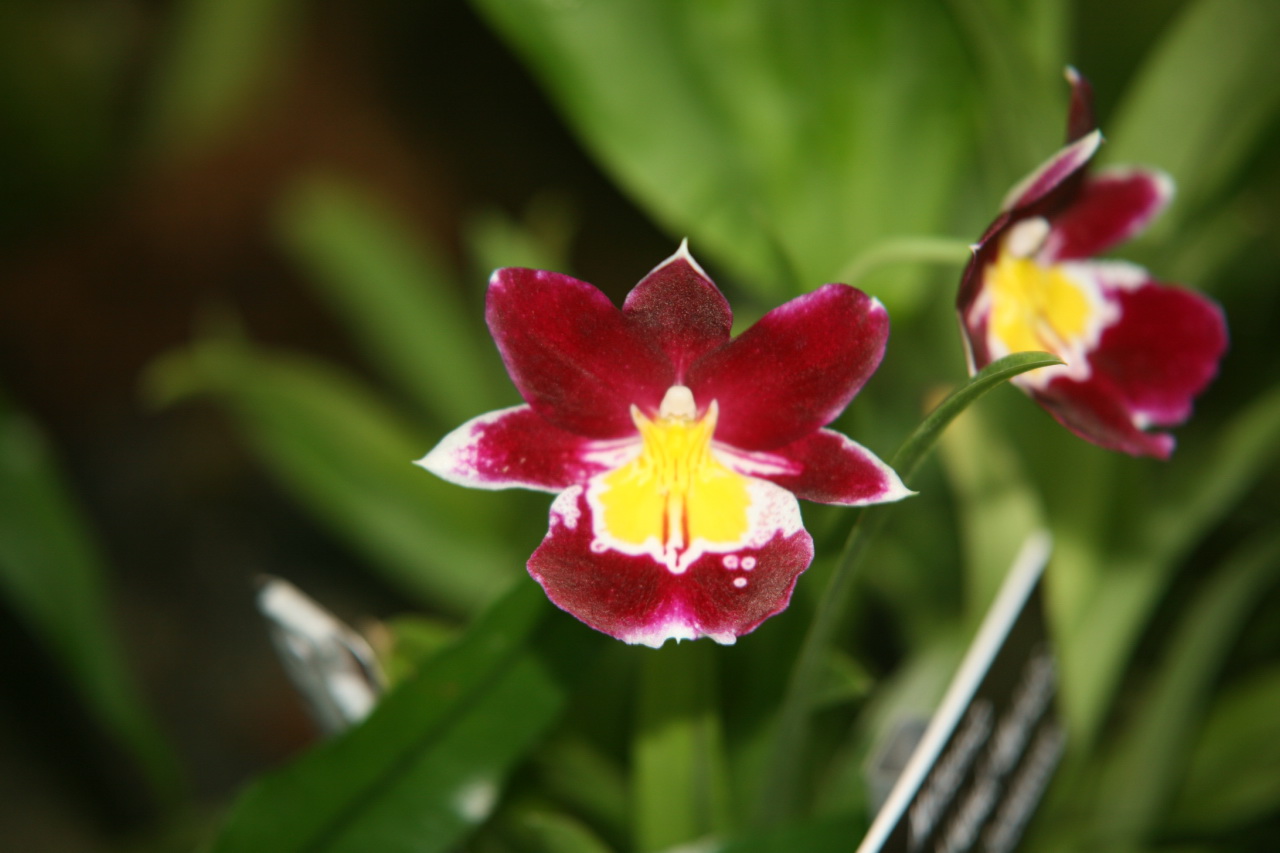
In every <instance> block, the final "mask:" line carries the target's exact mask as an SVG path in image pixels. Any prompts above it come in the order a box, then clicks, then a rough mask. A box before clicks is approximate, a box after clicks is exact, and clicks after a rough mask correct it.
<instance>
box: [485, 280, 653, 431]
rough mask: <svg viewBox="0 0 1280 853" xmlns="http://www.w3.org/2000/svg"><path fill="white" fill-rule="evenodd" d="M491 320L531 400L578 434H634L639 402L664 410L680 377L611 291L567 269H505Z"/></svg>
mask: <svg viewBox="0 0 1280 853" xmlns="http://www.w3.org/2000/svg"><path fill="white" fill-rule="evenodd" d="M485 318H486V319H487V320H488V322H489V330H490V331H491V332H492V333H493V338H494V340H495V341H496V342H497V344H498V350H499V352H501V353H502V360H503V361H504V362H505V363H506V366H507V372H508V373H509V374H511V380H512V381H513V382H514V383H515V385H516V388H517V389H518V390H519V391H520V395H521V396H522V397H524V399H525V402H527V403H528V404H529V405H530V406H532V407H533V409H534V411H536V412H537V413H538V414H540V415H542V416H543V417H544V418H546V419H547V420H548V421H550V422H551V423H552V424H553V425H555V426H558V427H560V428H561V429H564V430H567V431H569V432H572V433H577V434H579V435H583V436H587V437H590V438H602V439H603V438H618V437H622V436H627V435H634V434H635V425H634V423H633V422H632V420H631V406H632V404H635V405H638V406H640V407H641V408H643V409H646V410H649V411H652V410H656V409H657V407H658V404H659V403H660V402H661V401H662V395H663V394H664V393H665V392H666V390H667V388H668V387H670V386H671V384H672V381H673V379H674V372H673V370H672V367H671V364H670V362H669V361H668V360H667V358H666V356H665V355H663V354H662V351H661V350H660V349H659V348H658V347H657V346H656V345H655V343H654V342H651V341H648V340H646V339H645V338H644V337H643V336H642V335H641V334H640V332H639V331H638V330H637V329H636V328H635V327H634V324H632V323H629V322H628V321H627V318H625V317H624V316H623V314H622V312H621V311H619V310H618V308H617V307H615V306H614V305H613V303H611V302H610V301H609V299H608V297H606V296H605V295H604V294H603V293H601V292H600V291H599V290H597V289H596V288H595V287H593V286H592V285H590V284H587V283H586V282H584V281H579V280H577V279H575V278H571V277H569V276H567V275H560V274H559V273H552V272H543V271H540V270H528V269H501V270H498V271H497V272H495V273H494V274H493V278H492V279H490V282H489V295H488V301H487V304H486V309H485Z"/></svg>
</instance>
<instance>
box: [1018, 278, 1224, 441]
mask: <svg viewBox="0 0 1280 853" xmlns="http://www.w3.org/2000/svg"><path fill="white" fill-rule="evenodd" d="M1088 266H1089V268H1091V269H1092V270H1093V271H1094V272H1095V274H1096V275H1097V276H1098V278H1099V280H1100V281H1101V282H1102V284H1103V286H1104V287H1106V288H1107V289H1108V290H1109V291H1110V292H1109V294H1108V295H1109V297H1110V298H1112V299H1114V300H1115V301H1116V304H1117V305H1118V306H1119V309H1120V313H1119V317H1118V319H1117V320H1116V322H1115V323H1113V324H1112V325H1111V326H1109V327H1108V328H1107V329H1106V330H1105V331H1104V332H1103V333H1102V337H1101V339H1100V340H1099V341H1098V345H1097V347H1096V348H1095V349H1094V350H1093V351H1092V352H1091V353H1090V354H1089V364H1090V375H1089V377H1088V379H1087V380H1085V381H1082V382H1069V381H1065V380H1055V381H1054V382H1052V383H1050V385H1049V387H1048V388H1047V389H1046V390H1045V391H1044V392H1043V393H1042V394H1036V395H1034V396H1036V398H1037V399H1039V400H1040V401H1041V402H1042V403H1044V405H1045V407H1046V408H1048V409H1049V410H1050V411H1051V412H1052V413H1053V415H1054V416H1055V417H1056V418H1058V420H1059V421H1061V422H1062V423H1063V425H1065V426H1067V427H1068V428H1069V429H1071V430H1072V431H1074V432H1076V433H1077V434H1078V435H1080V436H1082V437H1084V438H1087V439H1089V440H1090V441H1093V442H1094V443H1096V444H1100V445H1102V446H1103V447H1109V448H1111V449H1114V450H1121V451H1124V452H1125V453H1131V454H1133V455H1137V456H1157V457H1159V458H1162V459H1163V458H1166V457H1167V456H1168V455H1169V454H1170V453H1171V452H1172V450H1173V438H1172V437H1171V436H1168V435H1163V434H1159V433H1148V432H1146V431H1145V430H1147V429H1148V428H1149V427H1170V426H1176V425H1178V424H1180V423H1182V422H1183V421H1185V420H1186V419H1187V418H1189V417H1190V416H1191V409H1192V402H1193V400H1194V399H1195V397H1196V396H1197V395H1198V394H1199V393H1200V392H1201V391H1203V390H1204V388H1205V387H1206V386H1207V385H1208V384H1209V383H1210V382H1211V381H1212V380H1213V378H1214V376H1216V375H1217V372H1218V362H1219V360H1220V359H1221V358H1222V355H1223V353H1224V352H1226V348H1227V327H1226V321H1225V320H1224V318H1223V316H1222V309H1221V308H1219V307H1218V305H1217V304H1216V303H1215V302H1213V301H1212V300H1211V299H1209V298H1208V297H1206V296H1204V295H1203V294H1199V293H1195V292H1193V291H1190V290H1185V289H1183V288H1180V287H1172V286H1169V285H1163V284H1158V283H1156V282H1154V281H1151V280H1149V279H1148V280H1145V281H1140V282H1136V283H1135V282H1132V281H1128V280H1126V274H1127V273H1128V272H1129V271H1130V270H1132V269H1135V268H1133V267H1131V266H1129V265H1116V264H1106V263H1096V264H1090V265H1088ZM1113 271H1116V274H1115V275H1113V274H1112V273H1113Z"/></svg>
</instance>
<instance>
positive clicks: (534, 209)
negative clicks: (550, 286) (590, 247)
mask: <svg viewBox="0 0 1280 853" xmlns="http://www.w3.org/2000/svg"><path fill="white" fill-rule="evenodd" d="M575 230H576V224H575V222H574V217H573V212H572V210H571V209H570V208H569V206H568V203H567V202H565V201H563V200H561V199H559V198H556V197H554V196H539V197H537V198H535V199H534V200H533V202H532V203H530V205H529V207H528V210H526V211H525V214H524V216H523V217H522V219H521V220H520V221H518V222H516V221H512V220H511V219H510V218H508V217H507V216H506V215H505V214H503V213H502V212H500V211H498V210H487V211H483V212H481V213H478V214H476V215H474V216H472V217H471V218H470V219H469V220H468V221H467V223H466V227H465V229H464V232H463V236H464V237H465V239H466V241H467V248H468V249H469V250H470V254H471V257H472V258H473V259H474V261H475V264H476V269H475V274H476V275H479V276H481V278H480V279H479V280H481V281H486V280H488V277H489V274H490V273H491V272H493V271H494V270H496V269H498V268H500V267H526V268H528V269H534V270H555V271H556V272H562V273H569V272H570V269H569V261H568V255H569V242H570V240H571V238H572V237H573V233H574V231H575Z"/></svg>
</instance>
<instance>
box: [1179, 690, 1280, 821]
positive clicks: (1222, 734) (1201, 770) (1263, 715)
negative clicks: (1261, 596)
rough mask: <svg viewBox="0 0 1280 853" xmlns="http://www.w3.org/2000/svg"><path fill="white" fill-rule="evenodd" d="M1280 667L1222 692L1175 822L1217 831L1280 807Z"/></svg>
mask: <svg viewBox="0 0 1280 853" xmlns="http://www.w3.org/2000/svg"><path fill="white" fill-rule="evenodd" d="M1278 708H1280V667H1275V666H1272V667H1270V668H1268V669H1264V670H1262V671H1261V672H1257V673H1254V674H1252V675H1250V676H1248V677H1247V678H1246V679H1244V680H1242V681H1241V682H1240V683H1238V684H1234V685H1232V686H1230V687H1228V688H1227V689H1226V690H1224V691H1222V692H1221V693H1220V694H1219V695H1218V697H1217V699H1216V701H1215V702H1214V704H1213V708H1212V710H1211V712H1210V714H1209V718H1208V720H1206V722H1205V725H1204V728H1203V730H1202V731H1201V733H1200V735H1199V737H1198V738H1197V739H1196V741H1195V744H1194V747H1193V752H1192V755H1191V761H1190V763H1189V765H1188V767H1187V772H1186V774H1185V776H1184V777H1183V778H1182V780H1181V782H1182V785H1181V790H1180V791H1179V792H1178V797H1177V799H1176V800H1175V802H1174V804H1173V806H1172V807H1171V808H1170V809H1169V811H1168V815H1169V822H1170V823H1171V824H1172V825H1173V826H1174V827H1176V828H1178V829H1180V830H1183V831H1188V830H1189V831H1192V832H1202V833H1203V832H1212V831H1215V830H1221V829H1225V828H1229V827H1231V826H1233V825H1240V824H1244V823H1247V822H1249V821H1254V820H1258V819H1260V818H1265V817H1267V816H1268V815H1274V814H1276V812H1277V810H1280V773H1277V772H1276V768H1277V767H1280V714H1277V713H1276V709H1278Z"/></svg>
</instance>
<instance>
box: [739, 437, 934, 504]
mask: <svg viewBox="0 0 1280 853" xmlns="http://www.w3.org/2000/svg"><path fill="white" fill-rule="evenodd" d="M723 457H724V458H725V460H726V462H727V463H728V464H729V465H730V467H732V468H733V469H734V470H736V471H738V472H739V473H742V474H749V475H751V476H754V477H759V478H761V479H764V480H768V481H769V482H771V483H774V484H776V485H778V486H781V487H782V488H784V489H786V490H787V491H789V492H791V493H792V494H794V495H795V496H796V497H797V498H801V499H802V500H807V501H813V502H815V503H824V504H839V505H841V506H866V505H868V504H878V503H890V502H892V501H899V500H902V499H903V498H905V497H909V496H911V495H913V494H915V492H913V491H911V490H910V489H908V488H907V487H906V486H905V485H904V484H903V482H902V479H901V478H900V477H899V476H898V474H897V472H896V471H894V470H893V469H892V468H890V467H889V466H888V465H887V464H885V463H884V461H882V460H881V459H880V457H878V456H876V455H875V454H874V453H872V452H871V451H870V450H867V449H866V448H865V447H863V446H862V445H861V444H858V443H857V442H856V441H854V440H853V439H851V438H849V437H848V436H846V435H844V434H843V433H839V432H836V431H835V430H830V429H823V430H818V431H817V432H815V433H813V434H812V435H808V436H806V437H804V438H802V439H800V440H798V441H793V442H791V443H790V444H787V445H783V446H782V447H779V448H775V449H774V450H770V451H768V452H757V453H741V452H734V451H731V450H730V451H728V452H724V453H723Z"/></svg>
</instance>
